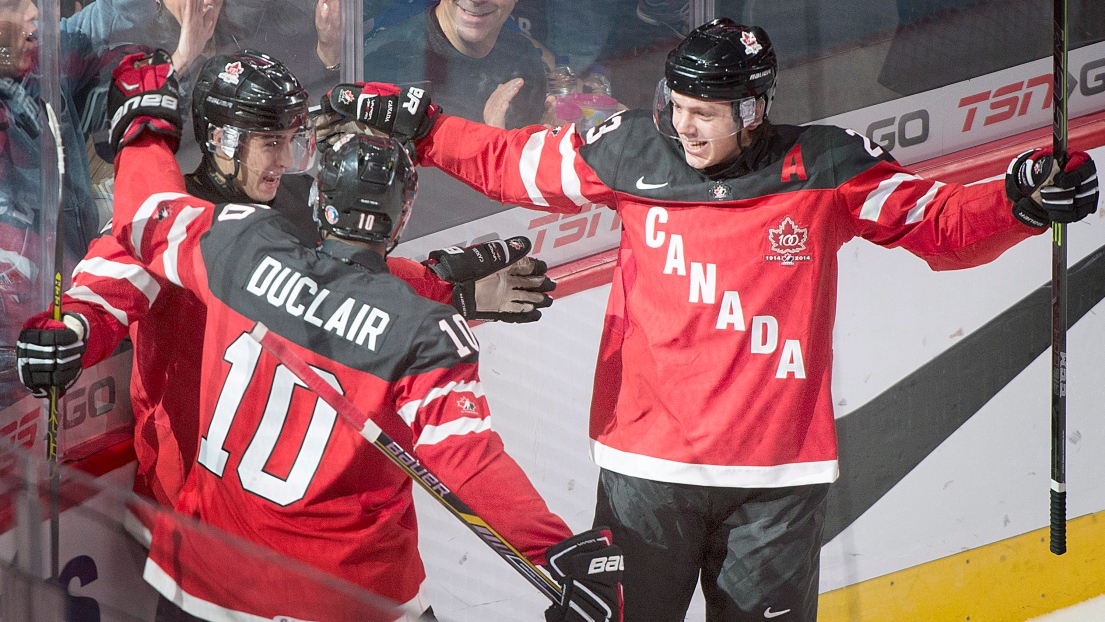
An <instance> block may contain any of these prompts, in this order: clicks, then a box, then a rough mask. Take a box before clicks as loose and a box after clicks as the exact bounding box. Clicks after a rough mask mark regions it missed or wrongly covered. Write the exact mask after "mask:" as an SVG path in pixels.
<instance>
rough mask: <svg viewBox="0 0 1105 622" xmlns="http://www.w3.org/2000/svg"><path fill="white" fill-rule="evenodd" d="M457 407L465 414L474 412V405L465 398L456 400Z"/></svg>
mask: <svg viewBox="0 0 1105 622" xmlns="http://www.w3.org/2000/svg"><path fill="white" fill-rule="evenodd" d="M457 406H459V407H460V409H461V410H463V411H464V412H466V413H472V412H476V403H475V402H473V401H472V400H470V399H468V398H467V397H462V398H460V399H459V400H457Z"/></svg>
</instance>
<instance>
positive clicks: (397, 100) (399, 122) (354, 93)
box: [321, 82, 441, 142]
mask: <svg viewBox="0 0 1105 622" xmlns="http://www.w3.org/2000/svg"><path fill="white" fill-rule="evenodd" d="M321 103H322V114H324V115H326V114H329V113H331V112H337V113H338V114H340V115H341V116H342V117H344V118H345V119H346V120H351V121H358V122H360V123H364V124H365V125H368V126H369V127H371V128H373V129H377V130H379V131H381V132H383V133H385V134H387V135H389V136H394V137H395V138H398V139H399V141H400V142H407V141H416V140H419V139H421V138H423V137H425V136H426V135H427V134H429V133H430V128H431V127H433V124H434V117H435V116H437V114H438V113H439V112H441V108H440V107H439V106H437V105H435V104H432V103H430V94H429V93H427V92H426V91H425V89H421V88H419V87H416V86H407V87H403V88H400V87H398V86H395V85H394V84H387V83H384V82H354V83H352V84H339V85H337V86H335V87H334V88H332V89H330V92H328V93H327V94H326V95H323V96H322V102H321Z"/></svg>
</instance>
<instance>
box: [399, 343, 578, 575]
mask: <svg viewBox="0 0 1105 622" xmlns="http://www.w3.org/2000/svg"><path fill="white" fill-rule="evenodd" d="M397 390H398V391H399V395H400V396H401V397H400V400H399V405H400V408H399V414H400V416H402V417H403V419H404V420H405V421H407V423H408V424H410V426H411V429H412V431H413V433H414V451H415V454H416V455H417V456H418V458H419V460H421V461H422V462H423V463H424V464H425V465H426V468H428V469H429V470H430V471H431V472H433V473H434V475H436V476H437V477H438V478H440V479H441V481H442V482H444V483H445V485H446V486H448V487H449V488H450V489H451V490H452V491H453V492H454V493H455V494H456V495H457V496H458V497H459V498H460V499H461V500H462V501H464V502H465V503H466V504H468V505H469V506H470V507H471V508H472V510H473V511H474V512H476V514H478V515H479V516H480V517H481V518H482V519H483V520H485V521H486V522H487V524H489V525H491V527H493V528H494V529H495V530H496V531H498V532H499V533H500V534H501V535H502V536H503V537H504V538H505V539H506V540H507V542H509V543H510V544H511V545H513V546H514V548H516V549H518V551H519V552H520V553H522V554H523V555H525V556H526V558H527V559H529V560H530V561H532V562H533V563H535V564H544V563H545V557H544V556H545V549H547V548H548V547H549V546H551V545H553V544H555V543H557V542H560V541H561V540H563V539H565V538H567V537H569V536H571V535H572V533H571V530H569V529H568V526H567V525H566V524H565V523H564V521H563V520H561V519H560V517H559V516H557V515H555V514H553V513H552V512H550V511H549V508H548V506H547V505H546V504H545V501H544V499H542V498H541V495H540V494H539V493H538V492H537V490H536V489H534V487H533V484H532V483H530V480H529V478H528V477H526V474H525V472H524V471H522V468H521V467H519V466H518V464H517V463H516V462H514V460H513V459H512V458H511V457H510V456H508V455H507V453H506V450H505V449H504V447H503V441H502V439H501V438H500V437H499V435H498V434H497V433H496V432H495V431H494V430H492V429H491V421H490V418H489V412H488V407H487V400H486V399H485V398H484V394H483V387H482V385H481V384H480V381H479V377H478V375H477V372H476V365H475V364H474V363H460V364H458V365H455V366H453V367H451V368H447V369H438V370H434V371H431V372H427V373H423V374H420V375H418V376H412V377H408V378H405V379H403V380H400V381H399V383H398V385H397Z"/></svg>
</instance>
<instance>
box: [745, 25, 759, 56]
mask: <svg viewBox="0 0 1105 622" xmlns="http://www.w3.org/2000/svg"><path fill="white" fill-rule="evenodd" d="M741 43H743V44H744V53H745V54H747V55H749V56H755V55H756V54H759V53H760V50H763V49H764V46H762V45H760V42H759V41H757V40H756V35H755V33H752V32H749V31H747V30H745V31H744V32H742V33H741Z"/></svg>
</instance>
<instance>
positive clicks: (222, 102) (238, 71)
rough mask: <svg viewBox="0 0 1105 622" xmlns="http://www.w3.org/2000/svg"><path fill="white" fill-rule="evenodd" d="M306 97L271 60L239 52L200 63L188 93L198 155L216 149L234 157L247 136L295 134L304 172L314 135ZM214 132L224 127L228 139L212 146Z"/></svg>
mask: <svg viewBox="0 0 1105 622" xmlns="http://www.w3.org/2000/svg"><path fill="white" fill-rule="evenodd" d="M309 103H310V95H309V94H308V93H307V90H306V89H304V88H303V86H302V85H301V84H300V83H299V80H297V79H296V77H295V76H294V75H292V72H291V71H289V70H288V68H287V67H286V66H285V65H284V64H283V63H281V62H280V61H278V60H276V59H275V58H273V57H271V56H269V55H267V54H263V53H261V52H255V51H252V50H245V51H242V52H235V53H233V54H220V55H218V56H213V57H212V58H210V59H208V60H207V62H205V63H204V64H203V67H202V68H201V69H200V74H199V78H197V80H196V85H195V87H194V88H193V90H192V126H193V130H194V131H195V136H196V141H197V142H199V144H200V145H201V146H203V147H204V151H213V150H215V149H221V150H222V151H223V153H224V154H226V155H227V157H235V155H236V149H237V146H238V144H239V142H244V136H243V134H245V133H247V132H280V131H285V130H295V131H296V134H295V137H294V138H293V144H294V145H295V146H296V148H297V151H296V158H295V159H296V161H297V165H296V166H293V167H292V168H291V169H289V170H288V171H287V172H295V171H297V170H307V169H308V168H310V163H311V162H310V158H311V157H313V155H314V134H313V129H312V124H311V120H310V117H309V116H308V114H307V109H308V106H309ZM215 128H223V129H224V131H225V130H226V128H230V131H229V134H230V136H229V137H228V138H229V140H223V141H221V142H220V143H219V144H218V145H216V144H214V143H213V142H212V131H213V130H214V129H215Z"/></svg>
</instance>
